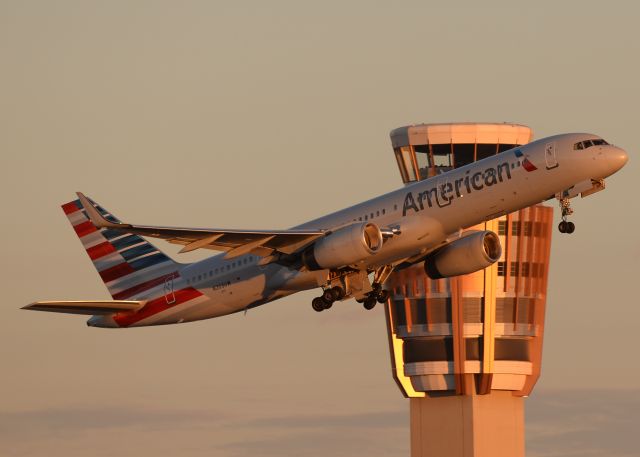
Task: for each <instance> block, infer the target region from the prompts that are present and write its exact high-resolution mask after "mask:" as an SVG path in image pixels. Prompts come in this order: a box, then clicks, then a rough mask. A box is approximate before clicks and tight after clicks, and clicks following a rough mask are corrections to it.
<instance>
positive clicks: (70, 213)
mask: <svg viewBox="0 0 640 457" xmlns="http://www.w3.org/2000/svg"><path fill="white" fill-rule="evenodd" d="M91 203H93V205H94V206H95V208H96V209H97V210H98V211H99V212H100V214H101V215H102V216H103V217H104V218H105V219H107V220H109V221H111V222H120V221H119V220H118V219H117V218H116V217H115V216H113V215H112V214H110V213H109V212H108V211H106V210H105V209H104V208H102V207H101V206H100V205H97V204H95V202H93V201H91ZM62 209H63V211H64V213H65V214H66V216H67V218H68V219H69V222H71V225H72V226H73V229H74V230H75V232H76V234H77V235H78V238H80V241H81V242H82V245H83V246H84V248H85V250H86V251H87V254H88V255H89V258H90V259H91V261H92V262H93V265H94V266H95V268H96V270H98V273H99V274H100V277H101V278H102V280H103V281H104V284H105V285H106V286H107V289H108V290H109V293H110V294H111V296H112V297H113V299H114V300H140V301H144V302H145V305H144V307H143V308H141V309H140V310H138V311H137V312H135V313H132V312H129V313H119V314H116V315H115V316H114V319H115V321H116V322H117V323H118V326H120V327H127V326H130V325H136V323H139V324H138V325H149V324H151V322H148V321H149V320H151V321H155V320H156V319H160V320H162V317H163V316H164V315H166V314H167V311H168V312H169V313H170V311H169V310H170V309H171V308H173V307H175V306H177V305H179V304H183V303H186V302H188V301H191V300H193V299H196V298H198V297H202V294H201V293H200V292H198V291H197V290H196V289H194V288H192V287H187V286H186V284H183V283H184V281H183V280H182V278H180V265H181V264H179V263H178V262H176V261H174V260H173V259H171V258H170V257H168V256H167V255H166V254H164V253H163V252H161V251H160V250H159V249H158V248H156V247H155V246H154V245H153V244H151V243H149V242H148V241H147V240H145V239H144V238H142V237H140V236H138V235H134V234H131V233H123V232H122V231H116V230H111V229H109V228H102V229H98V228H96V226H95V225H94V224H93V223H92V222H91V221H90V220H89V217H88V216H87V213H86V211H85V209H84V208H83V206H82V203H81V202H80V200H74V201H72V202H69V203H65V204H64V205H62ZM202 298H204V297H202ZM142 320H144V321H145V322H140V321H142ZM147 322H148V323H147ZM158 323H161V322H158ZM162 323H164V322H162Z"/></svg>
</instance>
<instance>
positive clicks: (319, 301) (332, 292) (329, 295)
mask: <svg viewBox="0 0 640 457" xmlns="http://www.w3.org/2000/svg"><path fill="white" fill-rule="evenodd" d="M343 297H344V289H343V288H342V287H340V286H336V287H331V288H329V289H325V290H324V292H322V295H321V296H319V297H316V298H314V299H313V300H311V307H312V308H313V310H314V311H317V312H320V311H324V310H325V309H329V308H331V307H332V306H333V302H335V301H337V300H340V299H342V298H343Z"/></svg>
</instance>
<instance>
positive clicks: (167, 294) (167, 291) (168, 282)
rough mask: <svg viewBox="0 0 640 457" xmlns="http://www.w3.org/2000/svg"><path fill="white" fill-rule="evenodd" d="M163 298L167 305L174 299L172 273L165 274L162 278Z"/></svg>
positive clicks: (173, 301)
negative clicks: (163, 278)
mask: <svg viewBox="0 0 640 457" xmlns="http://www.w3.org/2000/svg"><path fill="white" fill-rule="evenodd" d="M163 289H164V299H165V300H166V302H167V305H171V304H173V303H175V301H176V295H175V293H174V292H173V275H170V276H167V277H166V278H165V280H164V288H163Z"/></svg>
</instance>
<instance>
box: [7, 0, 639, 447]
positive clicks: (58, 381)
mask: <svg viewBox="0 0 640 457" xmlns="http://www.w3.org/2000/svg"><path fill="white" fill-rule="evenodd" d="M451 3H452V2H449V3H445V2H441V3H433V4H429V3H428V2H424V1H416V2H393V3H391V2H389V3H385V4H374V3H373V2H344V1H342V2H333V1H324V2H299V1H297V2H295V1H290V2H276V1H272V2H257V1H254V2H219V3H217V2H206V1H201V2H196V1H190V2H169V1H153V2H151V1H146V2H145V1H137V2H122V1H109V2H88V1H77V2H73V1H63V0H61V1H57V2H48V1H2V0H0V62H1V64H2V71H1V72H0V157H1V158H2V166H1V167H0V170H1V171H0V173H1V175H0V199H2V200H1V202H0V203H1V204H2V209H3V210H4V212H5V216H4V218H3V224H2V226H1V227H2V228H0V230H1V231H2V232H1V234H2V237H1V238H0V239H1V241H0V242H1V243H2V245H1V248H2V250H1V251H0V252H2V253H3V258H4V261H3V262H2V266H0V269H1V273H2V277H3V278H4V281H3V283H2V284H3V286H4V287H3V290H4V291H5V299H4V300H3V302H2V306H1V307H0V360H1V361H2V365H3V372H2V374H3V375H2V376H1V377H0V392H1V393H0V454H1V455H8V456H11V455H21V456H32V455H45V454H46V455H48V456H58V455H65V456H66V455H154V456H169V455H177V454H180V455H185V456H201V455H211V453H212V452H214V453H215V454H216V455H229V456H235V455H247V454H251V453H253V454H256V453H261V454H263V455H270V453H272V454H274V455H276V454H277V455H282V454H288V455H309V456H312V455H313V456H315V455H320V454H323V455H324V453H328V452H333V453H334V454H342V455H364V454H366V455H369V456H373V455H403V454H406V453H407V450H408V430H407V425H408V419H407V417H408V404H407V402H406V401H405V400H404V399H403V398H402V397H401V395H400V393H399V391H398V390H397V388H396V386H395V384H394V382H393V380H392V378H391V373H390V367H389V355H388V352H387V343H386V334H385V330H384V328H385V327H384V313H383V312H382V309H381V308H380V307H378V308H377V309H376V310H375V311H373V312H365V311H364V310H362V308H361V306H359V305H357V304H355V302H353V301H351V302H346V303H342V304H336V306H334V307H333V308H332V309H331V312H326V313H322V314H317V313H315V312H313V311H312V310H311V306H310V303H309V302H310V299H311V298H312V297H313V296H314V293H313V292H309V293H301V294H297V295H295V296H293V297H290V298H287V299H284V300H280V301H278V302H275V303H272V304H270V305H267V306H264V307H262V308H259V309H256V310H253V311H251V312H249V313H248V314H247V315H242V314H239V315H234V316H228V317H224V318H220V319H216V320H209V321H203V322H198V323H191V324H184V325H176V326H168V327H159V328H143V329H129V330H103V329H95V328H87V327H86V326H85V324H84V322H85V318H84V317H76V316H64V315H55V314H46V313H33V312H26V311H20V310H19V307H20V306H23V305H25V304H27V303H29V302H31V301H34V300H39V299H56V298H61V299H83V298H87V299H106V298H108V294H107V292H106V290H105V288H104V286H103V285H102V283H101V281H100V279H99V277H98V275H97V274H96V273H95V271H94V270H93V268H92V266H91V264H90V262H89V259H88V258H87V256H86V254H85V253H84V252H83V249H82V247H81V245H80V243H79V242H78V240H77V238H76V236H75V234H74V232H73V231H72V229H71V227H70V226H69V224H68V222H67V220H66V218H65V217H64V215H63V213H62V211H61V210H60V208H59V205H60V204H61V203H64V202H67V201H69V200H71V199H73V198H74V192H75V191H76V190H82V191H83V192H85V193H87V194H88V195H89V196H91V197H93V198H94V199H95V200H97V201H98V202H100V203H101V204H102V205H104V206H105V207H106V208H108V209H110V210H112V211H113V212H114V213H115V214H116V215H118V216H119V217H120V218H121V219H124V220H129V221H131V222H139V223H147V224H166V225H184V226H210V227H229V228H285V227H288V226H292V225H295V224H297V223H300V222H303V221H305V220H307V219H310V218H312V217H316V216H319V215H322V214H324V213H327V212H329V211H332V210H335V209H339V208H341V207H344V206H347V205H349V204H352V203H355V202H358V201H360V200H363V199H365V198H369V197H372V196H375V195H377V194H380V193H383V192H385V191H389V190H392V189H394V188H396V187H399V186H400V185H401V180H400V176H399V173H398V171H397V169H396V165H395V160H394V158H393V154H392V151H391V147H390V141H389V137H388V134H389V131H390V130H391V129H393V128H395V127H398V126H401V125H406V124H409V123H418V122H448V121H498V122H501V121H512V122H519V123H523V124H526V125H529V126H530V127H532V128H533V129H534V132H535V136H536V137H537V138H540V137H543V136H546V135H551V134H555V133H562V132H572V131H586V132H592V133H596V134H599V135H602V136H603V137H604V138H606V139H607V140H609V141H610V142H613V143H615V144H618V145H620V146H622V147H624V148H625V149H627V151H628V152H629V153H630V156H631V158H630V162H629V164H628V165H627V167H626V168H625V169H624V170H622V171H621V172H620V173H619V174H617V175H615V176H614V177H613V178H611V179H610V180H609V181H608V182H607V190H606V191H605V192H602V193H599V194H596V195H594V196H593V197H590V198H588V199H585V200H577V201H575V203H574V207H575V210H576V214H575V217H574V218H573V220H574V221H575V223H576V225H577V230H576V232H575V234H574V235H572V236H566V235H565V236H561V235H559V234H556V236H555V238H554V242H553V247H552V270H551V274H552V277H551V280H550V289H549V300H548V304H547V320H546V331H545V352H544V361H543V375H542V379H541V381H540V382H539V383H538V386H537V388H536V391H535V392H534V395H533V396H532V398H530V399H529V400H528V402H527V408H528V409H529V410H530V411H531V412H532V413H530V418H531V421H532V422H531V425H530V426H529V428H528V431H527V433H528V437H529V438H528V439H529V441H528V446H529V454H530V455H540V456H542V455H545V456H551V455H574V454H571V453H570V452H574V451H575V449H578V450H580V449H584V450H589V449H591V450H593V449H595V451H594V452H592V454H593V455H614V456H630V455H637V454H633V449H634V448H633V447H632V445H631V444H630V443H633V441H632V440H635V436H633V435H634V433H633V429H629V428H625V426H624V424H625V423H626V422H624V419H622V418H620V412H619V411H618V412H617V413H616V412H612V408H604V407H602V402H601V403H598V402H597V401H596V400H597V399H598V398H600V399H602V398H605V399H606V398H612V399H613V400H612V402H613V404H616V405H622V406H624V411H625V415H624V417H626V418H628V419H629V420H630V421H633V420H635V423H636V424H637V423H638V421H640V418H639V415H640V406H639V402H638V398H640V390H639V389H640V367H639V366H638V364H637V359H638V356H637V348H638V340H637V328H638V322H639V321H640V303H639V300H638V292H637V291H638V287H637V278H638V276H639V273H640V241H638V235H637V234H638V233H640V215H639V211H638V210H639V209H640V208H639V205H638V203H637V198H634V194H636V193H637V192H636V189H637V177H638V176H639V175H638V173H639V171H640V161H639V160H637V152H638V151H639V150H640V148H639V146H640V139H639V138H638V134H637V125H636V124H637V119H638V109H639V108H638V107H639V106H640V89H639V86H638V81H640V60H639V59H638V56H639V55H640V34H639V33H638V30H637V19H638V17H640V7H638V6H637V5H636V2H630V1H629V2H623V1H619V2H618V1H610V2H595V1H594V2H587V1H580V2H578V1H563V2H543V1H539V2H529V3H528V4H526V5H524V4H520V3H518V2H506V1H504V2H496V1H484V2H477V3H472V4H469V5H464V4H462V3H456V4H455V5H454V4H451ZM556 213H557V211H556ZM556 215H557V214H556ZM157 244H158V245H159V246H160V247H162V248H166V249H167V251H168V252H169V253H172V254H175V253H176V252H177V249H176V248H175V247H172V246H167V245H166V244H163V243H160V242H159V243H157ZM198 256H200V257H201V254H198V253H196V254H191V256H186V257H184V256H183V257H182V259H183V260H184V261H189V260H192V259H195V258H199V257H198ZM177 258H178V259H180V256H179V257H177ZM563 389H576V390H577V391H578V393H573V394H571V396H566V395H564V394H563V393H562V392H563ZM594 389H598V392H605V393H603V394H602V395H601V394H599V393H595V394H594V392H597V391H595V390H594ZM558 392H560V393H558ZM580 392H582V393H580ZM604 404H607V405H608V404H610V403H609V402H604ZM589 405H591V406H589ZM622 406H621V408H622ZM584 408H587V409H588V408H592V410H593V411H595V412H594V414H595V415H596V416H594V417H595V419H593V417H592V416H589V415H588V414H586V416H585V414H584ZM559 411H561V412H559ZM534 413H535V414H534ZM598 414H600V416H598ZM582 416H585V417H591V418H592V419H593V421H592V422H588V424H587V425H586V426H585V425H584V423H582V426H579V427H576V426H575V422H576V420H575V418H576V417H582ZM600 419H601V420H600ZM551 420H553V422H551ZM578 422H579V421H578ZM550 423H552V424H554V427H553V429H554V430H557V434H556V435H554V436H556V437H557V436H561V437H562V436H569V437H570V442H571V443H573V444H574V445H573V447H572V448H571V449H573V450H574V451H569V450H567V451H566V452H564V451H562V449H564V448H563V447H562V446H560V445H558V447H557V448H556V447H553V448H550V447H549V446H550V444H549V443H555V441H553V440H552V439H551V438H549V439H547V438H546V437H547V436H549V435H548V433H549V431H548V429H547V432H545V429H544V427H543V426H544V425H545V424H546V426H547V427H548V426H549V424H550ZM632 423H633V422H632ZM535 424H542V425H540V427H542V431H540V430H541V429H540V427H539V428H536V426H535ZM621 424H623V425H621ZM563 427H564V428H563ZM590 427H591V428H590ZM607 427H609V428H607ZM594 429H598V430H599V431H600V434H594V433H593V430H594ZM607 430H609V432H607ZM536 433H537V435H536ZM545 433H547V435H545ZM563 434H566V435H563ZM371 435H375V438H371ZM599 436H600V437H603V438H602V441H601V442H600V441H599V442H598V443H596V444H597V446H596V444H594V440H596V439H597V437H599ZM560 441H562V442H563V443H565V440H564V438H562V439H561V440H560ZM581 446H582V447H581ZM554 449H555V450H554ZM557 449H560V450H557ZM567 449H568V448H567ZM258 451H260V452H258ZM576 455H589V454H586V451H585V452H582V453H578V454H576Z"/></svg>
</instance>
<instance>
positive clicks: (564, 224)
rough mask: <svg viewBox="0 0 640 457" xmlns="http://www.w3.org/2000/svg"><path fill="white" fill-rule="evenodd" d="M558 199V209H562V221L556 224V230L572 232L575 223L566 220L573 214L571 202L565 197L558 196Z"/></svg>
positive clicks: (574, 228)
mask: <svg viewBox="0 0 640 457" xmlns="http://www.w3.org/2000/svg"><path fill="white" fill-rule="evenodd" d="M559 201H560V211H562V221H561V222H560V223H559V224H558V230H559V231H560V233H573V232H574V231H575V230H576V225H575V224H574V223H573V222H570V221H567V218H568V217H569V216H571V215H572V214H573V208H571V202H570V201H569V199H568V198H566V197H563V198H560V199H559Z"/></svg>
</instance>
